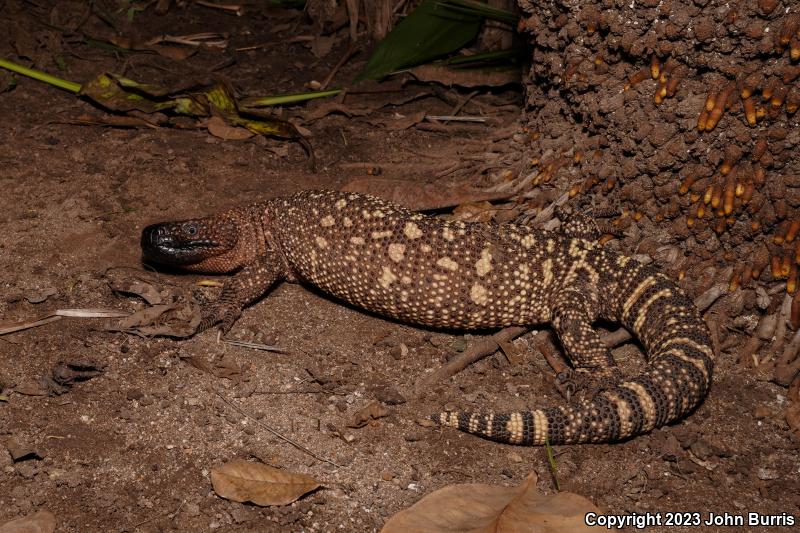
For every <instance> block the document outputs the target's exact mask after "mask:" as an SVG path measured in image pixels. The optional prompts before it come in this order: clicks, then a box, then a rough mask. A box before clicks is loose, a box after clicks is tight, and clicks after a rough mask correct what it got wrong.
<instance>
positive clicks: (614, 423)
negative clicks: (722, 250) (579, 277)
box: [431, 267, 714, 446]
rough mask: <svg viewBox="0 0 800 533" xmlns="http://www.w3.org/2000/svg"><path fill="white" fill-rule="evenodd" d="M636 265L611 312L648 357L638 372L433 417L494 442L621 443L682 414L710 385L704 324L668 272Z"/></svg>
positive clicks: (710, 354)
mask: <svg viewBox="0 0 800 533" xmlns="http://www.w3.org/2000/svg"><path fill="white" fill-rule="evenodd" d="M636 271H637V272H636V274H635V276H634V279H631V280H629V281H631V283H630V284H628V287H629V290H628V291H627V293H626V294H624V295H623V298H622V299H620V305H619V308H618V309H617V311H618V315H619V316H618V317H617V318H618V319H619V321H620V322H621V323H622V324H623V325H624V326H625V327H626V328H628V329H629V330H630V331H631V332H632V333H633V334H634V335H635V336H636V337H637V338H638V339H639V340H640V341H641V342H642V344H643V345H644V347H645V351H646V353H648V354H649V355H650V364H649V365H648V367H647V368H646V369H645V370H644V371H643V372H642V373H641V374H639V375H638V376H636V377H633V378H631V379H627V380H624V381H622V382H621V383H619V384H617V385H614V386H612V387H610V388H608V389H605V390H601V391H600V392H599V393H598V394H597V395H596V396H595V397H594V398H592V399H591V400H584V401H581V402H579V403H574V404H569V405H566V406H559V407H549V408H545V409H536V410H532V411H515V412H511V413H472V412H467V411H445V412H442V413H439V414H435V415H432V416H431V419H432V420H433V421H434V422H438V423H439V424H441V425H443V426H448V427H453V428H458V429H459V430H461V431H465V432H467V433H471V434H473V435H478V436H480V437H483V438H487V439H490V440H493V441H497V442H502V443H507V444H518V445H528V446H530V445H543V444H545V442H548V443H549V444H580V443H600V442H614V441H619V440H623V439H627V438H630V437H634V436H637V435H640V434H643V433H647V432H649V431H651V430H652V429H654V428H657V427H660V426H663V425H665V424H669V423H670V422H673V421H675V420H677V419H679V418H681V417H683V416H685V415H686V414H688V413H689V412H690V411H692V410H693V409H694V408H696V407H697V406H698V405H699V404H700V403H701V402H702V400H703V398H704V397H705V395H706V393H707V392H708V389H709V386H710V384H711V375H712V371H713V367H714V353H713V349H712V348H711V346H712V344H711V338H710V335H709V332H708V328H707V326H706V324H705V322H704V321H703V319H702V318H701V317H700V315H699V313H698V311H697V309H696V308H695V306H694V304H693V303H692V302H691V301H690V300H689V299H688V298H687V297H686V296H685V295H684V294H683V292H682V291H681V290H680V288H678V287H677V286H676V285H675V284H674V283H673V282H672V281H671V280H669V278H667V277H666V276H663V275H661V274H658V273H656V272H655V271H654V270H652V269H650V268H646V267H640V268H637V269H636Z"/></svg>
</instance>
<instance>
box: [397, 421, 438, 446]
mask: <svg viewBox="0 0 800 533" xmlns="http://www.w3.org/2000/svg"><path fill="white" fill-rule="evenodd" d="M430 422H433V420H430ZM421 438H422V436H421V435H420V434H419V433H417V432H411V433H404V434H403V440H405V441H406V442H417V441H418V440H420V439H421Z"/></svg>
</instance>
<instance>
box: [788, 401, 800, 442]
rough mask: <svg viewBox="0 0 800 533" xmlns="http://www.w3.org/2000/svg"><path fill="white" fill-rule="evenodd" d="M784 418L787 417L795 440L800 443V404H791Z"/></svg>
mask: <svg viewBox="0 0 800 533" xmlns="http://www.w3.org/2000/svg"><path fill="white" fill-rule="evenodd" d="M784 416H785V417H786V423H787V424H789V429H790V430H791V432H792V434H793V435H794V437H795V439H797V440H798V441H800V403H798V402H792V403H790V404H789V407H787V408H786V412H785V413H784Z"/></svg>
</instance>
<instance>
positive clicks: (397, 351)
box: [389, 342, 408, 361]
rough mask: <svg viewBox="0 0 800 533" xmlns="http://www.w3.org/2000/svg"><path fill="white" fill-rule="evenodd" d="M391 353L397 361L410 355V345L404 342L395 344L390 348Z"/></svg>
mask: <svg viewBox="0 0 800 533" xmlns="http://www.w3.org/2000/svg"><path fill="white" fill-rule="evenodd" d="M389 355H391V356H392V357H393V358H394V359H395V360H396V361H399V360H400V359H402V358H404V357H405V356H407V355H408V346H406V345H405V344H404V343H402V342H401V343H400V344H398V345H397V346H393V347H392V349H391V350H389Z"/></svg>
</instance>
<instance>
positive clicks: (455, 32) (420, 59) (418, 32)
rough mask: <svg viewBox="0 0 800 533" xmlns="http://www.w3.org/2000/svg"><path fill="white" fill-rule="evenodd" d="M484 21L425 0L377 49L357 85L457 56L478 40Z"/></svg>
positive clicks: (436, 2) (479, 17)
mask: <svg viewBox="0 0 800 533" xmlns="http://www.w3.org/2000/svg"><path fill="white" fill-rule="evenodd" d="M482 21H483V17H481V16H479V15H475V14H473V13H464V12H461V11H456V10H454V9H452V8H450V7H448V6H446V5H443V4H442V3H441V2H440V0H424V1H423V2H422V3H421V4H420V5H419V7H417V9H415V10H414V11H412V12H411V14H410V15H408V16H407V17H406V18H405V19H403V20H402V21H401V22H400V23H399V24H398V25H397V26H396V27H395V28H394V29H393V30H392V31H391V33H389V35H387V36H386V38H385V39H384V40H383V41H381V43H380V44H379V45H378V46H377V47H376V48H375V51H374V52H373V53H372V57H370V59H369V62H368V63H367V66H366V67H365V68H364V71H363V72H361V74H359V75H358V77H357V78H356V80H355V81H356V82H359V81H363V80H375V79H380V78H383V77H384V76H386V75H387V74H389V73H390V72H393V71H395V70H397V69H400V68H403V67H408V66H413V65H419V64H420V63H426V62H428V61H431V60H433V59H436V58H438V57H442V56H444V55H447V54H450V53H452V52H455V51H456V50H458V49H459V48H462V47H463V46H465V45H466V44H467V43H469V42H470V41H472V40H473V39H475V37H477V35H478V31H480V27H481V23H482Z"/></svg>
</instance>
